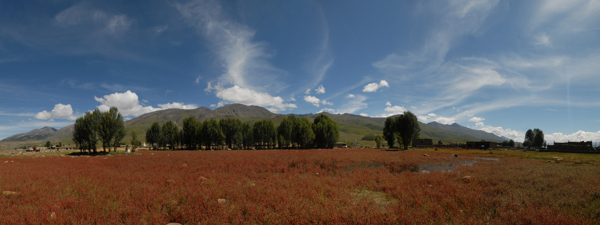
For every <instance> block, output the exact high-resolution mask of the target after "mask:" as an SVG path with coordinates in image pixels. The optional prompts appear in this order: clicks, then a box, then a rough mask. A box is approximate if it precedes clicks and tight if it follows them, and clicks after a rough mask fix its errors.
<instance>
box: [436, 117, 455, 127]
mask: <svg viewBox="0 0 600 225" xmlns="http://www.w3.org/2000/svg"><path fill="white" fill-rule="evenodd" d="M433 121H435V122H438V123H441V124H446V125H449V124H453V123H455V122H456V120H455V118H451V117H443V116H438V117H437V118H435V119H433Z"/></svg>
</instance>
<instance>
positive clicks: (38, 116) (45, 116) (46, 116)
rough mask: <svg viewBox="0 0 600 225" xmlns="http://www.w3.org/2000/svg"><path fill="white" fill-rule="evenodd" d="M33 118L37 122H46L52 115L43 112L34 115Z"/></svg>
mask: <svg viewBox="0 0 600 225" xmlns="http://www.w3.org/2000/svg"><path fill="white" fill-rule="evenodd" d="M33 118H36V119H38V120H47V119H50V118H52V114H50V113H49V112H48V111H46V110H44V111H41V112H39V113H37V114H35V116H34V117H33Z"/></svg>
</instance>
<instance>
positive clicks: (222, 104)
mask: <svg viewBox="0 0 600 225" xmlns="http://www.w3.org/2000/svg"><path fill="white" fill-rule="evenodd" d="M223 106H225V102H223V101H220V102H219V103H217V104H216V105H215V104H211V105H210V107H212V108H221V107H223Z"/></svg>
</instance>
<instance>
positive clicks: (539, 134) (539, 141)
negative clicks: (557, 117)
mask: <svg viewBox="0 0 600 225" xmlns="http://www.w3.org/2000/svg"><path fill="white" fill-rule="evenodd" d="M533 133H534V135H533V141H532V143H533V146H534V147H535V148H537V149H540V148H542V146H544V131H542V130H540V129H538V128H535V129H533Z"/></svg>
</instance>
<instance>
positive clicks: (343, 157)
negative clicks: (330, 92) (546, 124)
mask: <svg viewBox="0 0 600 225" xmlns="http://www.w3.org/2000/svg"><path fill="white" fill-rule="evenodd" d="M424 153H426V154H428V155H429V156H424ZM483 157H487V158H490V157H496V158H497V159H498V160H497V161H495V160H485V158H483ZM0 160H1V161H0V190H1V191H5V193H4V194H3V196H1V198H0V221H1V222H0V223H2V224H38V223H44V224H48V223H50V224H91V223H94V224H115V223H124V224H167V223H169V222H178V223H182V224H198V223H200V224H223V223H234V224H240V223H242V224H247V223H251V224H254V223H260V224H309V223H311V224H312V223H327V224H389V223H400V224H407V223H408V224H482V223H491V224H598V223H600V186H599V184H600V179H599V178H600V167H598V166H597V165H585V164H584V165H581V164H573V163H564V162H563V163H555V162H551V163H550V162H546V161H542V160H530V159H520V158H518V157H514V156H506V155H490V154H483V152H482V155H481V156H477V155H473V154H470V153H469V154H466V153H464V154H461V153H459V154H458V157H454V156H452V154H451V153H449V152H434V151H426V152H422V151H400V152H395V151H381V150H368V149H360V150H302V151H295V150H280V151H178V152H168V151H165V152H142V153H141V155H119V156H92V157H85V156H79V157H68V156H67V157H43V158H42V157H36V158H34V157H20V158H0ZM462 164H466V165H462ZM457 165H461V166H457ZM436 166H437V167H436ZM456 166H457V167H456ZM423 169H434V170H431V171H430V173H425V172H423V171H422V170H423ZM435 169H442V170H435ZM443 169H452V171H445V170H443ZM464 176H470V177H471V179H470V180H464V179H462V178H463V177H464ZM467 181H468V182H467ZM6 191H9V192H6ZM12 192H14V193H12ZM218 199H225V201H226V202H225V203H219V202H218Z"/></svg>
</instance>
